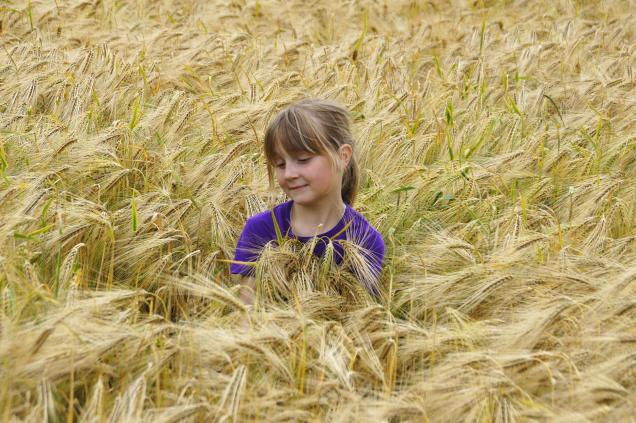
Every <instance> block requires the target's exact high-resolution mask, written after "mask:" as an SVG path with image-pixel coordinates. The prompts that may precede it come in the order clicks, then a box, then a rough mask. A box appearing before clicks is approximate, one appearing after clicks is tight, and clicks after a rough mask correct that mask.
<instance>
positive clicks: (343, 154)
mask: <svg viewBox="0 0 636 423" xmlns="http://www.w3.org/2000/svg"><path fill="white" fill-rule="evenodd" d="M352 155H353V149H352V148H351V146H350V145H349V144H342V145H341V146H340V147H339V148H338V157H340V164H341V165H342V167H343V168H346V167H347V166H348V165H349V162H350V161H351V156H352Z"/></svg>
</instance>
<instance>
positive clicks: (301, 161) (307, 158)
mask: <svg viewBox="0 0 636 423" xmlns="http://www.w3.org/2000/svg"><path fill="white" fill-rule="evenodd" d="M309 160H311V157H305V158H302V159H298V163H307V162H308V161H309Z"/></svg>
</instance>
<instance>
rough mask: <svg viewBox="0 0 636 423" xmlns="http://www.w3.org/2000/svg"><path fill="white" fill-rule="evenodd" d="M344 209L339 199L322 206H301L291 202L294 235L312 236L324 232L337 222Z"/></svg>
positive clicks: (343, 204)
mask: <svg viewBox="0 0 636 423" xmlns="http://www.w3.org/2000/svg"><path fill="white" fill-rule="evenodd" d="M345 210H346V206H345V203H344V202H343V201H342V200H340V201H338V202H334V203H327V204H324V205H322V206H303V205H302V204H298V203H296V202H293V203H292V208H291V216H290V217H291V219H290V220H291V226H292V230H293V231H294V234H295V235H296V236H303V237H304V236H314V235H318V234H322V233H325V232H327V231H329V230H330V229H332V228H333V227H334V226H336V225H337V224H338V222H339V221H340V219H342V216H343V215H344V212H345Z"/></svg>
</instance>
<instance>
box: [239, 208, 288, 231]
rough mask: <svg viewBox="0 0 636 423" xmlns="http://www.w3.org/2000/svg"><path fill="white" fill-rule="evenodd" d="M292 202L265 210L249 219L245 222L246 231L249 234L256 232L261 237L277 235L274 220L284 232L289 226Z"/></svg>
mask: <svg viewBox="0 0 636 423" xmlns="http://www.w3.org/2000/svg"><path fill="white" fill-rule="evenodd" d="M290 206H291V201H286V202H284V203H281V204H278V205H276V206H274V208H272V209H267V210H263V211H262V212H258V213H256V214H254V215H252V216H250V217H248V218H247V221H246V222H245V229H244V230H247V231H249V232H256V233H258V234H259V235H261V236H265V235H275V233H276V229H275V225H274V219H273V218H275V219H276V223H277V225H278V226H279V229H280V230H281V231H284V230H285V228H286V227H287V226H288V223H287V222H286V220H287V219H288V218H287V217H286V216H289V208H290Z"/></svg>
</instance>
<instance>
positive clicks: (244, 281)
mask: <svg viewBox="0 0 636 423" xmlns="http://www.w3.org/2000/svg"><path fill="white" fill-rule="evenodd" d="M237 279H238V283H239V284H240V285H241V289H240V291H239V298H240V299H241V301H243V304H245V305H252V304H254V292H255V290H256V280H255V279H254V277H252V276H240V275H237Z"/></svg>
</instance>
